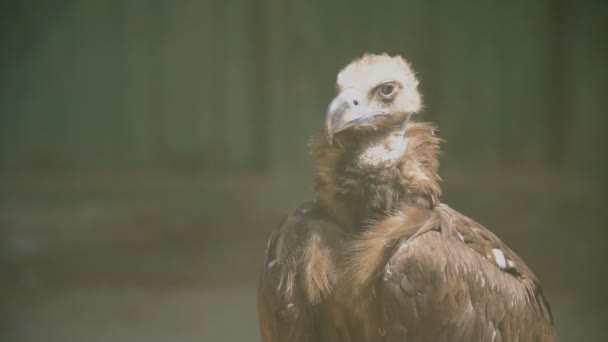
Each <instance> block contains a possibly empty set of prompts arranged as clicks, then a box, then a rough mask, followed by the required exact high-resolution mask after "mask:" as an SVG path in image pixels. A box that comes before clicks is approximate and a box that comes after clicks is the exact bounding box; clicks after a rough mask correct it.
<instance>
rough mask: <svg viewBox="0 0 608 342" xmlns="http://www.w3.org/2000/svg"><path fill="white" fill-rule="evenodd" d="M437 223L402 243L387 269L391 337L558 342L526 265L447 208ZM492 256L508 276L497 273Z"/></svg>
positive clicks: (384, 291) (385, 298) (384, 290)
mask: <svg viewBox="0 0 608 342" xmlns="http://www.w3.org/2000/svg"><path fill="white" fill-rule="evenodd" d="M440 215H441V216H442V217H441V219H440V220H438V221H437V224H438V225H439V227H437V229H430V230H427V231H425V232H424V233H422V234H420V235H418V236H416V237H414V238H410V239H404V240H403V241H402V242H401V243H399V244H398V245H397V246H396V248H395V250H394V252H393V254H392V255H391V257H390V259H389V261H388V263H387V264H386V267H385V270H384V279H383V280H384V281H383V282H382V283H383V285H382V286H381V289H380V293H381V294H380V301H381V305H382V306H383V307H384V308H385V313H384V316H385V317H388V319H387V318H385V326H386V327H385V329H386V330H387V332H388V333H389V336H392V338H395V339H404V340H416V341H419V340H420V341H516V340H519V341H554V340H555V335H554V329H553V324H552V319H551V316H550V310H549V307H548V305H547V302H546V300H545V298H544V296H543V294H542V291H541V289H540V286H539V284H538V281H537V280H536V278H535V277H534V275H533V274H532V272H531V271H530V270H529V269H528V267H527V266H526V265H525V264H524V263H523V261H522V260H521V258H519V257H518V256H517V255H516V254H515V253H514V252H513V251H511V250H510V249H509V248H508V247H507V246H506V245H504V243H502V242H501V241H500V240H499V239H498V238H497V237H496V236H494V235H493V234H492V233H491V232H489V231H488V230H486V229H485V228H484V227H482V226H481V225H479V224H477V223H476V222H474V221H472V220H470V219H468V218H466V217H464V216H463V215H461V214H459V213H457V212H455V211H453V210H451V209H449V208H447V207H445V206H443V207H442V208H440ZM446 215H449V216H450V217H445V216H446ZM447 224H449V226H447ZM446 232H447V233H446ZM494 249H496V250H498V251H499V252H500V253H502V255H503V256H504V259H505V260H507V261H510V266H511V268H507V267H500V266H502V265H503V263H502V262H500V261H499V262H498V263H497V260H495V257H494V255H493V253H491V251H492V250H494ZM488 251H490V252H489V253H488ZM505 263H506V262H505ZM391 317H392V319H391Z"/></svg>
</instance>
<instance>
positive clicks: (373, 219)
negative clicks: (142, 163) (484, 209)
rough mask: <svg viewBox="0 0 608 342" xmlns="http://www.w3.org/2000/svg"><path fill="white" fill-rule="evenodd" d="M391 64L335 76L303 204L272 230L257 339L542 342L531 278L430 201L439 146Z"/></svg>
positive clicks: (473, 228)
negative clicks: (313, 186)
mask: <svg viewBox="0 0 608 342" xmlns="http://www.w3.org/2000/svg"><path fill="white" fill-rule="evenodd" d="M417 85H418V82H417V80H416V78H415V77H414V73H413V71H412V70H411V68H410V66H409V65H408V64H407V63H406V62H405V61H404V60H403V59H402V58H401V57H389V56H387V55H365V56H363V57H362V58H360V59H358V60H356V61H354V62H353V63H351V64H350V65H349V66H348V67H346V68H345V69H344V70H342V71H341V72H340V74H339V75H338V92H339V95H338V97H336V99H334V101H332V103H331V105H330V106H329V109H328V113H327V121H326V130H325V137H319V138H317V139H316V140H315V142H314V143H313V157H314V159H315V161H316V163H317V167H318V176H317V193H318V197H317V199H316V200H315V201H312V202H309V203H305V204H303V205H302V206H301V207H300V208H298V209H297V210H296V211H295V212H294V213H292V214H291V215H289V216H288V217H287V218H286V219H285V220H284V221H283V223H281V225H280V226H279V228H278V229H277V230H276V231H275V232H274V233H273V234H272V236H271V238H270V240H269V242H268V249H267V252H266V260H265V266H264V271H263V273H262V276H261V279H260V284H259V288H258V311H259V321H260V331H261V335H262V340H263V341H265V342H271V341H272V342H275V341H554V340H555V339H556V338H555V331H554V327H553V323H552V318H551V314H550V310H549V306H548V304H547V302H546V300H545V298H544V296H543V294H542V290H541V288H540V285H539V283H538V280H537V279H536V277H535V276H534V274H533V273H532V272H531V271H530V269H529V268H528V267H527V266H526V264H525V263H524V262H523V260H522V259H521V258H519V257H518V256H517V255H516V254H515V253H514V252H513V251H512V250H511V249H509V248H508V247H507V246H506V245H505V244H504V243H502V242H501V241H500V240H499V239H498V238H497V237H496V236H495V235H494V234H492V233H491V232H490V231H489V230H487V229H486V228H484V227H482V226H481V225H479V224H478V223H476V222H475V221H473V220H471V219H469V218H467V217H465V216H463V215H462V214H460V213H458V212H457V211H455V210H453V209H451V208H449V207H448V206H446V205H445V204H441V203H440V202H439V197H440V195H441V189H440V187H439V181H440V179H439V176H438V175H437V168H438V160H437V157H438V153H439V141H440V140H439V138H438V137H437V136H436V135H435V129H434V127H433V126H432V125H430V124H427V123H420V122H415V121H412V120H411V119H410V116H411V115H412V114H413V113H416V112H418V111H419V110H420V107H421V100H420V95H419V93H418V90H417Z"/></svg>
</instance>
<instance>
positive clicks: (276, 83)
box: [258, 0, 292, 172]
mask: <svg viewBox="0 0 608 342" xmlns="http://www.w3.org/2000/svg"><path fill="white" fill-rule="evenodd" d="M263 8H264V13H265V14H264V17H265V18H267V19H266V20H265V21H266V25H265V26H264V35H265V37H266V42H267V44H268V45H267V47H266V49H267V50H266V51H267V52H266V56H267V60H266V63H267V65H268V69H267V75H268V84H267V86H265V85H262V84H258V86H260V87H265V91H264V96H265V97H266V98H268V100H267V101H268V102H267V104H268V105H267V110H268V113H269V116H268V118H269V119H268V120H269V122H270V129H269V134H270V140H269V144H270V155H269V158H270V161H269V163H270V165H272V168H271V171H273V172H277V171H279V170H280V169H282V168H283V167H284V166H285V163H286V161H287V160H288V158H289V154H290V150H289V149H288V148H287V144H286V138H287V137H288V134H289V132H287V131H285V128H286V127H289V125H287V124H286V123H287V122H288V120H289V118H288V117H287V114H286V113H287V111H289V110H291V109H292V108H288V106H287V104H288V103H289V99H288V98H287V96H288V92H287V86H288V83H287V77H288V76H287V71H288V60H287V48H288V45H287V40H288V37H289V34H288V32H289V27H288V23H289V21H290V20H292V18H291V17H288V16H289V11H288V2H287V1H283V0H264V2H263Z"/></svg>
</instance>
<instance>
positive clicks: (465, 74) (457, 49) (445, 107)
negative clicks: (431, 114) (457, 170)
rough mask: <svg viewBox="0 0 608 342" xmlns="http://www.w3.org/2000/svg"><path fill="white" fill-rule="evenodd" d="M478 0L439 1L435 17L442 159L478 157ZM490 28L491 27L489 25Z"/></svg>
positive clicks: (462, 160)
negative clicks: (444, 142)
mask: <svg viewBox="0 0 608 342" xmlns="http://www.w3.org/2000/svg"><path fill="white" fill-rule="evenodd" d="M484 14H485V13H484V8H483V7H482V6H479V3H478V2H453V1H441V2H440V6H439V12H438V13H437V14H436V15H437V17H438V25H439V26H438V27H439V28H438V42H439V45H440V48H441V51H440V52H439V68H438V75H439V76H438V95H437V96H438V97H437V111H438V112H439V113H441V114H440V116H439V126H440V128H441V136H442V137H444V138H445V139H446V140H447V144H445V145H444V147H443V150H444V151H445V155H446V156H447V158H446V159H448V160H450V159H451V160H458V161H459V162H460V163H465V162H466V160H467V159H474V158H478V157H479V155H480V150H479V148H478V142H479V141H480V137H479V136H480V130H479V126H478V125H479V122H478V121H477V120H476V116H475V113H476V112H477V111H478V110H479V107H478V105H479V102H478V99H479V92H478V87H479V85H478V80H479V78H480V73H479V55H478V54H479V46H478V45H477V39H478V35H479V18H480V17H481V16H483V15H484ZM489 29H491V28H489Z"/></svg>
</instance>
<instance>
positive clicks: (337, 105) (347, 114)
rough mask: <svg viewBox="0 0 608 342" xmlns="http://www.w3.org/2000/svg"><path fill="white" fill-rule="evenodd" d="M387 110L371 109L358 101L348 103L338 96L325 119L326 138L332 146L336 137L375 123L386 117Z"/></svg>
mask: <svg viewBox="0 0 608 342" xmlns="http://www.w3.org/2000/svg"><path fill="white" fill-rule="evenodd" d="M388 113H389V112H388V111H387V110H382V109H375V108H370V107H369V106H366V105H364V104H362V103H360V102H357V101H356V100H352V102H351V101H348V100H346V99H345V98H344V96H343V95H342V94H341V95H338V96H337V97H336V98H334V99H333V100H332V101H331V103H330V104H329V107H328V108H327V113H326V117H325V136H326V137H327V141H328V142H329V144H330V145H331V144H332V142H333V138H334V135H335V134H336V133H338V132H341V131H344V130H346V129H348V128H351V127H354V126H362V125H365V124H371V123H373V120H374V119H375V118H376V117H377V116H380V115H386V114H388Z"/></svg>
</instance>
